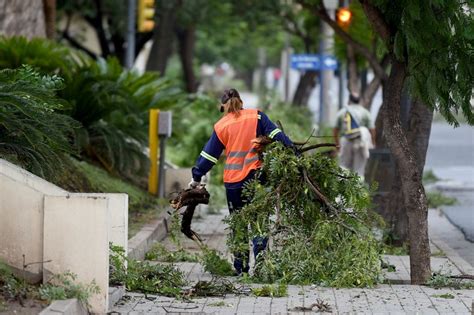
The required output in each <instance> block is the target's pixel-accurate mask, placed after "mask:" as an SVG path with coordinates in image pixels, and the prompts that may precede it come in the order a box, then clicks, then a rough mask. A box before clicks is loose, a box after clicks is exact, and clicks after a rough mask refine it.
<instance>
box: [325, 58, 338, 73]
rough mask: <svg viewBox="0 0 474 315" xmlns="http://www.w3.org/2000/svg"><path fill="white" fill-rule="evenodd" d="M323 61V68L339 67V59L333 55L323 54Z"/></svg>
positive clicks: (333, 68) (334, 68)
mask: <svg viewBox="0 0 474 315" xmlns="http://www.w3.org/2000/svg"><path fill="white" fill-rule="evenodd" d="M322 59H323V62H321V69H322V70H336V69H337V65H338V62H337V59H336V57H334V56H331V55H323V56H322Z"/></svg>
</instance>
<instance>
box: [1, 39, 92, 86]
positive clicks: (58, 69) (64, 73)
mask: <svg viewBox="0 0 474 315" xmlns="http://www.w3.org/2000/svg"><path fill="white" fill-rule="evenodd" d="M82 58H87V57H86V56H84V55H83V54H82V53H81V52H75V53H74V54H73V53H72V51H71V50H70V49H69V48H67V47H66V46H64V45H61V44H58V43H55V42H53V41H49V40H46V39H42V38H33V39H31V40H28V39H26V38H25V37H18V36H15V37H2V36H0V69H16V68H19V67H21V66H22V65H24V64H27V65H30V66H32V67H33V68H35V69H36V70H38V72H40V73H42V74H58V75H60V76H61V77H63V78H65V79H67V78H68V77H69V76H70V75H71V71H73V70H74V65H76V64H77V63H78V62H79V61H80V60H81V59H82Z"/></svg>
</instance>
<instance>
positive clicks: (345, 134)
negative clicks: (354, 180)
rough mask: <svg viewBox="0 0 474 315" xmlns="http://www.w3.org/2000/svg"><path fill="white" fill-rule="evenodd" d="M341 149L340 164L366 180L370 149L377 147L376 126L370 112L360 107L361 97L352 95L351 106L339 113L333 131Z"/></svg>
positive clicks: (350, 97)
mask: <svg viewBox="0 0 474 315" xmlns="http://www.w3.org/2000/svg"><path fill="white" fill-rule="evenodd" d="M333 135H334V139H335V141H336V145H337V146H338V147H339V148H340V149H339V164H340V165H341V166H342V167H344V168H347V169H350V170H353V171H355V172H356V173H357V174H358V175H359V176H360V177H361V178H362V179H364V171H365V165H366V164H367V160H368V158H369V149H371V148H373V147H374V146H375V126H374V122H373V120H372V118H371V116H370V112H369V111H368V110H367V109H365V108H364V107H363V106H361V105H359V96H358V95H355V94H351V95H350V96H349V104H348V105H347V106H344V107H343V108H342V109H341V110H340V111H339V112H338V113H337V119H336V124H335V126H334V129H333Z"/></svg>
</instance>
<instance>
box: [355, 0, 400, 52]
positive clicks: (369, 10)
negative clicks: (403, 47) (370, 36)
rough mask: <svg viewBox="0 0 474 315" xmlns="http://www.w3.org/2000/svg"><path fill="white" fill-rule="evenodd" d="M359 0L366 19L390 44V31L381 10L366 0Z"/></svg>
mask: <svg viewBox="0 0 474 315" xmlns="http://www.w3.org/2000/svg"><path fill="white" fill-rule="evenodd" d="M359 2H360V4H361V5H362V9H363V10H364V12H365V15H366V16H367V19H368V20H369V22H370V24H372V26H373V27H374V30H375V31H376V32H377V33H378V34H379V35H380V37H381V38H382V39H383V40H384V41H385V42H386V43H387V45H391V43H390V38H391V37H392V32H391V31H390V27H389V26H388V24H387V23H386V22H385V20H384V18H383V15H382V12H380V10H379V9H377V8H376V7H374V6H373V5H372V4H371V3H369V1H368V0H359Z"/></svg>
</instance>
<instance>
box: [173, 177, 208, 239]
mask: <svg viewBox="0 0 474 315" xmlns="http://www.w3.org/2000/svg"><path fill="white" fill-rule="evenodd" d="M209 197H210V195H209V192H208V191H207V190H206V187H205V185H201V186H198V187H197V188H191V189H184V190H182V191H181V192H180V193H179V194H178V195H177V196H176V198H174V199H172V200H170V205H171V207H172V208H173V209H175V210H176V211H179V209H181V208H182V207H184V206H187V207H186V210H185V211H184V212H183V213H182V216H183V219H182V220H181V232H182V233H183V234H184V235H186V236H187V237H188V238H190V239H192V240H193V241H195V242H196V243H198V244H199V245H200V246H202V245H203V243H202V239H201V237H200V236H199V234H197V233H196V232H194V231H193V230H192V229H191V223H192V220H193V216H194V211H195V210H196V207H197V205H198V204H206V205H207V204H208V203H209Z"/></svg>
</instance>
